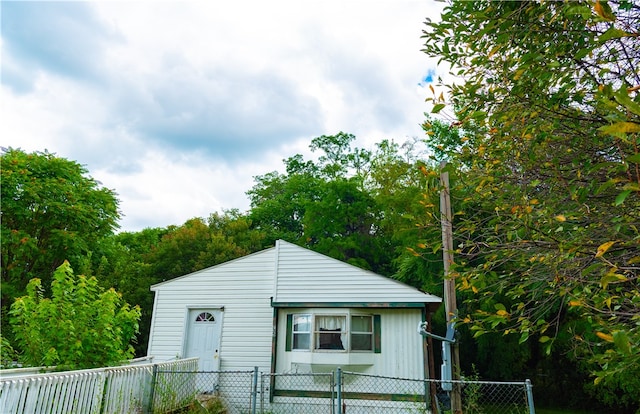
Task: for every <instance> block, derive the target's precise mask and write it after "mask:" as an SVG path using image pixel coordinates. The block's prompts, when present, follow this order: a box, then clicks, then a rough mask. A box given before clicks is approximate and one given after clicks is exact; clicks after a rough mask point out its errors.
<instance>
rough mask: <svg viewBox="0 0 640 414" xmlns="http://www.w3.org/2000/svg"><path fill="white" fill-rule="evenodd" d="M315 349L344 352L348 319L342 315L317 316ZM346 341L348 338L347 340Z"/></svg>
mask: <svg viewBox="0 0 640 414" xmlns="http://www.w3.org/2000/svg"><path fill="white" fill-rule="evenodd" d="M315 319H316V324H315V327H316V328H315V331H314V337H315V345H314V348H315V349H340V350H344V349H345V347H344V341H343V335H344V334H346V327H347V324H346V321H347V318H346V317H345V316H341V315H335V316H321V315H318V316H316V318H315ZM345 339H346V338H345Z"/></svg>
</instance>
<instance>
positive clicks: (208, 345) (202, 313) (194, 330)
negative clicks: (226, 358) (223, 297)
mask: <svg viewBox="0 0 640 414" xmlns="http://www.w3.org/2000/svg"><path fill="white" fill-rule="evenodd" d="M221 332H222V310H220V309H189V324H188V330H187V342H186V344H185V356H186V357H187V358H192V357H198V358H200V361H199V363H198V371H217V370H219V369H220V334H221Z"/></svg>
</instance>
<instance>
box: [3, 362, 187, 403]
mask: <svg viewBox="0 0 640 414" xmlns="http://www.w3.org/2000/svg"><path fill="white" fill-rule="evenodd" d="M139 362H140V361H137V363H136V365H131V366H123V367H111V368H98V369H93V370H80V371H70V372H49V373H45V374H32V373H28V374H27V375H25V376H24V377H18V376H15V373H12V374H11V375H13V376H12V377H11V378H2V377H0V412H1V413H2V414H5V413H6V414H22V413H33V414H68V413H83V414H85V413H86V414H120V413H128V412H139V411H140V410H142V409H143V408H144V407H147V406H149V403H148V402H147V400H146V399H147V398H149V396H150V390H151V384H150V381H151V377H152V376H151V372H152V369H153V366H154V365H156V366H161V367H162V369H176V368H177V369H180V370H182V369H184V370H191V371H195V370H196V369H197V366H198V360H197V358H190V359H186V360H177V361H168V362H163V363H161V364H151V363H150V364H140V363H139Z"/></svg>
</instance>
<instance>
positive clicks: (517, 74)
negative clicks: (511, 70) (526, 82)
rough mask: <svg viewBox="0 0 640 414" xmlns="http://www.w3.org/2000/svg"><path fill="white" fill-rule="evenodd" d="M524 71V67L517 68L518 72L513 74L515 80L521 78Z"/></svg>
mask: <svg viewBox="0 0 640 414" xmlns="http://www.w3.org/2000/svg"><path fill="white" fill-rule="evenodd" d="M523 73H524V69H518V70H516V74H515V75H513V80H518V79H520V77H521V76H522V74H523Z"/></svg>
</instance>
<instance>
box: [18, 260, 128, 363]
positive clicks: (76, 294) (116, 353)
mask: <svg viewBox="0 0 640 414" xmlns="http://www.w3.org/2000/svg"><path fill="white" fill-rule="evenodd" d="M10 318H11V325H12V328H13V331H14V333H15V341H16V345H17V346H19V348H20V350H21V351H22V353H21V354H20V360H21V361H22V362H24V363H25V364H26V365H27V366H57V368H58V369H59V370H61V371H62V370H68V369H84V368H96V367H104V366H114V365H118V364H119V363H121V362H123V361H126V360H128V359H130V358H132V357H133V355H134V350H133V346H132V345H131V344H130V342H131V340H133V339H134V338H135V336H136V334H137V333H138V319H139V318H140V308H139V307H138V306H134V307H131V306H129V305H128V304H127V303H126V302H124V301H123V300H122V295H120V294H119V293H118V292H116V291H115V290H114V289H109V290H104V289H102V288H101V287H100V286H99V285H98V281H97V280H96V278H94V277H89V278H88V277H86V276H82V275H77V276H76V275H74V273H73V269H71V266H70V265H69V262H64V263H63V264H62V265H60V267H58V269H57V270H56V271H55V272H54V275H53V281H52V282H51V298H47V297H45V294H44V288H43V286H42V282H41V281H40V279H32V280H31V281H30V282H29V284H28V285H27V294H26V295H25V296H21V297H19V298H17V299H16V300H15V302H14V303H13V305H12V306H11V311H10Z"/></svg>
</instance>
